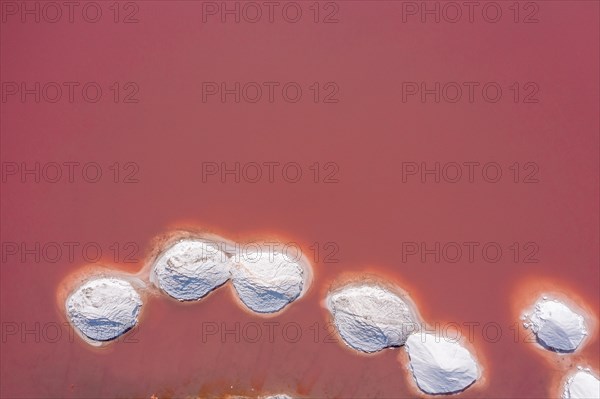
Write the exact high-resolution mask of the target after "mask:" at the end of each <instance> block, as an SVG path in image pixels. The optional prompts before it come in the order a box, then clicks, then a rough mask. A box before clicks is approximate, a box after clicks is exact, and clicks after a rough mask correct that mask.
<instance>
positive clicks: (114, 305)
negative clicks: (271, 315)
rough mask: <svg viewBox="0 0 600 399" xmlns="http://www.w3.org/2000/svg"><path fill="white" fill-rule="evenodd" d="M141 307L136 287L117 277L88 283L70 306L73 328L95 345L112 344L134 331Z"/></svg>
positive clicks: (67, 306)
mask: <svg viewBox="0 0 600 399" xmlns="http://www.w3.org/2000/svg"><path fill="white" fill-rule="evenodd" d="M141 307H142V299H141V298H140V296H139V294H138V293H137V291H136V290H135V289H134V288H133V286H132V285H131V284H130V283H129V282H127V281H125V280H122V279H118V278H114V277H109V278H98V279H94V280H90V281H88V282H86V283H85V284H83V285H82V286H81V287H79V288H78V289H77V290H76V291H75V292H73V294H71V296H69V298H68V299H67V303H66V308H67V315H68V317H69V319H70V320H71V322H72V323H73V325H74V326H75V327H77V329H79V331H81V332H82V333H83V334H84V335H85V336H86V337H88V338H90V339H92V340H94V341H110V340H112V339H115V338H117V337H118V336H119V335H121V334H123V333H124V332H126V331H127V330H129V329H131V328H132V327H134V326H135V325H136V323H137V320H138V315H139V313H140V309H141Z"/></svg>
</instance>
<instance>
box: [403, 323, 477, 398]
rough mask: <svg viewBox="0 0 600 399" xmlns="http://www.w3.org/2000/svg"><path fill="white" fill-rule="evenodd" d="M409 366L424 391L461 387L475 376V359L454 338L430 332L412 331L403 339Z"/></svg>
mask: <svg viewBox="0 0 600 399" xmlns="http://www.w3.org/2000/svg"><path fill="white" fill-rule="evenodd" d="M405 347H406V351H407V352H408V355H409V358H410V368H411V370H412V373H413V377H414V379H415V381H416V383H417V385H418V387H419V388H420V389H421V390H422V391H423V392H425V393H428V394H432V395H436V394H449V393H456V392H460V391H463V390H465V389H466V388H468V387H469V386H470V385H471V384H473V383H474V382H475V381H476V380H477V378H479V369H478V367H477V362H476V361H475V359H474V358H473V356H472V355H471V353H470V352H469V351H468V350H467V349H465V348H464V347H462V346H461V345H460V344H459V343H457V342H452V341H450V340H447V339H446V338H440V337H437V336H435V335H433V334H421V333H416V334H412V335H411V336H410V337H408V339H407V340H406V346H405Z"/></svg>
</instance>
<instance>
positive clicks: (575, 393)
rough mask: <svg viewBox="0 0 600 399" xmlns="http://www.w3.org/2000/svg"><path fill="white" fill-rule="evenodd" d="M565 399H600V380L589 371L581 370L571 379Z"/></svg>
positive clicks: (564, 395)
mask: <svg viewBox="0 0 600 399" xmlns="http://www.w3.org/2000/svg"><path fill="white" fill-rule="evenodd" d="M562 397H563V399H600V380H599V379H598V378H596V377H594V376H593V375H592V373H590V372H589V371H587V370H579V371H577V372H576V373H575V374H573V376H571V377H569V379H568V380H567V382H566V383H565V388H564V391H563V394H562Z"/></svg>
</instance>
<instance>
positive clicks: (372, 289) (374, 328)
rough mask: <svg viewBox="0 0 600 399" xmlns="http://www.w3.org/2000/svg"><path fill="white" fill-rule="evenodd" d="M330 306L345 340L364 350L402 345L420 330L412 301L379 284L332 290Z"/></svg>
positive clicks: (371, 350)
mask: <svg viewBox="0 0 600 399" xmlns="http://www.w3.org/2000/svg"><path fill="white" fill-rule="evenodd" d="M326 304H327V308H328V309H329V312H330V313H331V315H332V316H333V322H334V324H335V327H336V328H337V330H338V332H339V334H340V335H341V337H342V338H343V340H344V342H346V344H347V345H349V346H350V347H352V348H354V349H356V350H359V351H363V352H377V351H380V350H382V349H384V348H387V347H390V346H400V345H403V344H404V342H405V341H406V339H407V337H408V335H409V334H411V333H412V332H414V331H416V330H418V325H417V317H416V315H415V312H414V309H413V308H412V303H411V302H409V301H408V300H405V299H404V298H402V297H400V296H399V295H398V294H396V293H394V292H392V291H390V290H388V289H387V288H384V287H383V286H379V285H377V284H366V283H365V284H352V285H347V286H345V287H342V288H340V289H337V290H335V291H333V292H331V293H330V294H329V295H328V297H327V301H326Z"/></svg>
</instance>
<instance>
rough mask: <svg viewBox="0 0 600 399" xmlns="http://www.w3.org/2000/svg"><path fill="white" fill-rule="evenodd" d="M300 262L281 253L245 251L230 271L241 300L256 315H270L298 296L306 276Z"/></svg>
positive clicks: (305, 271)
mask: <svg viewBox="0 0 600 399" xmlns="http://www.w3.org/2000/svg"><path fill="white" fill-rule="evenodd" d="M307 272H308V271H307V270H305V268H304V266H303V264H302V263H301V261H300V260H295V259H293V258H291V257H289V256H287V255H285V254H283V253H281V252H277V251H261V252H248V253H247V254H246V255H245V256H243V259H240V261H239V262H236V263H235V264H234V266H233V268H232V270H231V281H232V282H233V286H234V288H235V290H236V292H237V295H238V297H239V298H240V299H241V301H242V302H243V303H244V304H245V305H246V306H248V307H249V308H250V309H251V310H253V311H255V312H257V313H273V312H277V311H279V310H281V309H283V308H284V307H285V306H286V305H287V304H289V303H290V302H292V301H294V300H295V299H296V298H298V297H299V296H300V294H301V293H302V291H303V289H304V288H305V287H304V285H305V283H306V281H305V280H306V277H307V276H306V274H307Z"/></svg>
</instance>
